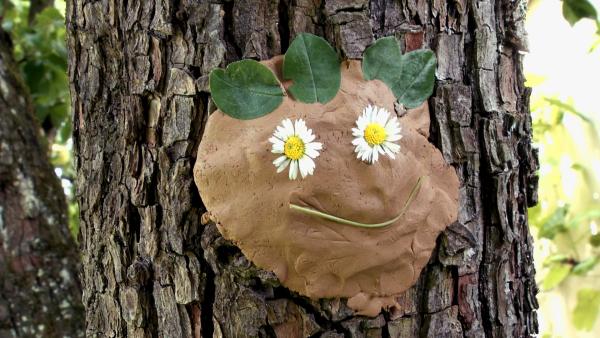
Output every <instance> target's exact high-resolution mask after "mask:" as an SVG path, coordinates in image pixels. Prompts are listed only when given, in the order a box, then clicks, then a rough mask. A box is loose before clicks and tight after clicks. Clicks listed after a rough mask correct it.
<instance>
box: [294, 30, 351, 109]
mask: <svg viewBox="0 0 600 338" xmlns="http://www.w3.org/2000/svg"><path fill="white" fill-rule="evenodd" d="M283 78H284V79H286V80H292V81H293V82H294V83H293V84H292V85H291V86H290V87H289V91H290V93H292V95H293V96H294V98H295V99H296V100H298V101H301V102H304V103H314V102H320V103H327V102H329V101H330V100H331V99H333V98H334V97H335V95H336V94H337V92H338V90H339V89H340V81H341V71H340V60H339V58H338V55H337V53H336V52H335V50H334V49H333V48H332V47H331V45H329V43H327V41H325V40H324V39H323V38H321V37H318V36H316V35H312V34H308V33H302V34H300V35H298V36H297V37H296V38H295V39H294V41H293V42H292V44H291V45H290V47H289V48H288V50H287V52H286V53H285V58H284V59H283Z"/></svg>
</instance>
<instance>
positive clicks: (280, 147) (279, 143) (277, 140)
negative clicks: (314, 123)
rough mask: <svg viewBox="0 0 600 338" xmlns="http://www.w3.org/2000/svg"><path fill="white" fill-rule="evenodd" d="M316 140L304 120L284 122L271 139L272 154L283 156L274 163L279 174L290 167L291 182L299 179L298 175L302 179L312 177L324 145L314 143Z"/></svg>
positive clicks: (286, 120) (287, 120)
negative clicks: (316, 159) (316, 160)
mask: <svg viewBox="0 0 600 338" xmlns="http://www.w3.org/2000/svg"><path fill="white" fill-rule="evenodd" d="M315 139H316V136H315V134H313V131H312V129H308V127H307V126H306V123H305V122H304V120H302V119H298V120H295V121H293V122H292V120H290V119H285V120H283V121H282V122H281V124H280V125H279V126H277V128H275V130H274V131H273V136H271V137H270V138H269V142H271V144H272V147H271V152H272V153H273V154H281V156H279V157H278V158H277V159H275V161H273V165H274V166H275V168H277V173H281V172H282V171H284V170H285V168H287V167H288V166H289V167H290V170H289V173H288V177H289V179H290V180H295V179H296V178H298V173H300V176H301V177H302V178H305V177H306V176H308V175H312V174H313V173H314V171H315V166H316V165H315V161H314V159H315V158H317V157H319V155H320V153H319V151H320V150H321V149H323V144H321V143H320V142H314V141H315Z"/></svg>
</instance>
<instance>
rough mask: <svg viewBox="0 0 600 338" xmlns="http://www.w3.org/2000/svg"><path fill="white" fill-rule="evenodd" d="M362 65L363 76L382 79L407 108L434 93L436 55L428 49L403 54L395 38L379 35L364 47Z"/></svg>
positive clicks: (414, 105) (421, 101) (417, 104)
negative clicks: (369, 44) (367, 46)
mask: <svg viewBox="0 0 600 338" xmlns="http://www.w3.org/2000/svg"><path fill="white" fill-rule="evenodd" d="M362 67H363V74H364V77H365V79H367V80H374V79H378V80H381V81H383V82H384V83H385V84H386V85H387V86H388V87H389V88H390V89H391V90H392V92H393V93H394V96H396V99H397V100H398V101H399V102H400V103H402V104H403V105H404V106H405V107H407V108H415V107H418V106H419V105H421V103H423V101H425V100H426V99H427V98H428V97H429V96H431V94H432V93H433V85H434V82H435V68H436V59H435V55H434V54H433V52H432V51H430V50H415V51H412V52H408V53H406V54H404V55H402V54H401V53H400V47H399V46H398V42H397V40H396V38H394V37H385V38H381V39H379V40H377V41H376V42H375V43H374V44H373V45H371V46H369V48H367V50H366V51H365V54H364V59H363V66H362Z"/></svg>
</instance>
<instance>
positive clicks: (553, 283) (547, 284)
mask: <svg viewBox="0 0 600 338" xmlns="http://www.w3.org/2000/svg"><path fill="white" fill-rule="evenodd" d="M569 273H571V265H568V264H554V265H552V266H551V267H550V271H548V273H547V274H546V276H545V277H544V279H543V280H542V289H544V290H550V289H553V288H555V287H557V286H558V285H560V283H562V281H564V280H565V278H567V276H568V275H569Z"/></svg>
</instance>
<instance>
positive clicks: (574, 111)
mask: <svg viewBox="0 0 600 338" xmlns="http://www.w3.org/2000/svg"><path fill="white" fill-rule="evenodd" d="M544 99H545V100H546V101H548V102H549V103H550V104H552V105H555V106H556V107H558V108H559V109H561V111H563V112H567V113H571V114H573V115H575V116H577V117H579V118H580V119H582V120H583V121H585V122H587V123H589V124H591V125H593V124H594V121H592V119H590V118H589V117H587V116H586V115H585V114H583V113H581V112H579V111H578V110H577V109H575V107H573V106H572V105H570V104H568V103H565V102H562V101H560V100H557V99H553V98H550V97H546V98H544ZM560 120H561V121H562V118H561V119H560Z"/></svg>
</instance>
